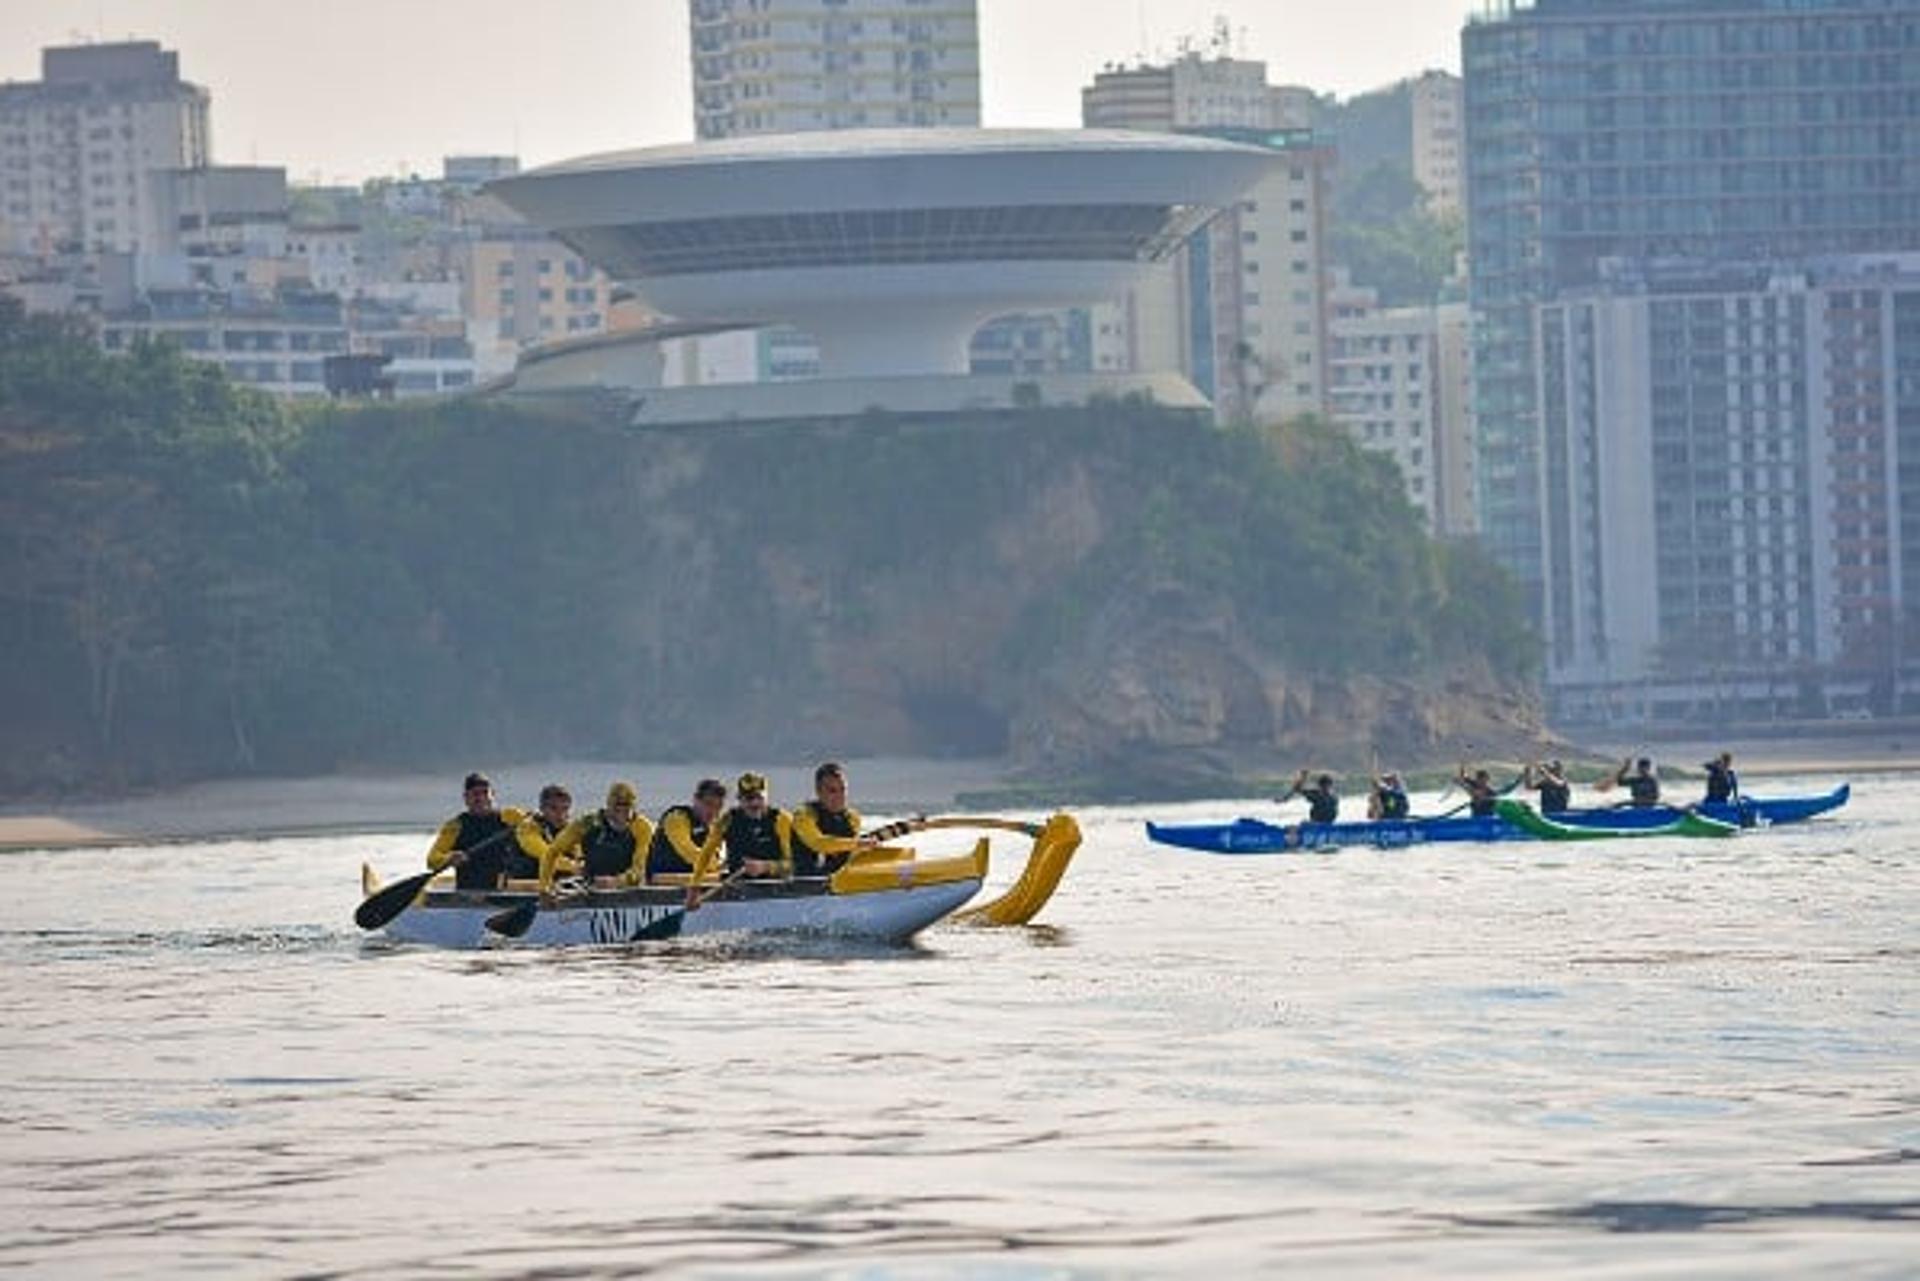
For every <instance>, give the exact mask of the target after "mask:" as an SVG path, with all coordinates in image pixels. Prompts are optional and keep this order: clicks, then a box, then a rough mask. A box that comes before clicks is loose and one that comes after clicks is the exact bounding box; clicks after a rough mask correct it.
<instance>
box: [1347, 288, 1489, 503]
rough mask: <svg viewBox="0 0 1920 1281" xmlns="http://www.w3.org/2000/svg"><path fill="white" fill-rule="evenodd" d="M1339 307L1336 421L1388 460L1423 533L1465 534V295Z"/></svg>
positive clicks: (1468, 417)
mask: <svg viewBox="0 0 1920 1281" xmlns="http://www.w3.org/2000/svg"><path fill="white" fill-rule="evenodd" d="M1353 292H1354V293H1356V294H1358V293H1365V292H1369V291H1353ZM1343 310H1344V311H1346V313H1347V314H1344V315H1337V316H1336V317H1335V318H1334V320H1333V324H1332V327H1331V341H1330V343H1329V353H1328V374H1327V378H1328V399H1329V401H1330V413H1331V414H1332V416H1333V419H1334V421H1336V422H1338V423H1340V424H1341V425H1342V426H1344V427H1345V428H1346V429H1347V430H1348V432H1349V433H1351V434H1352V436H1353V438H1354V440H1356V441H1357V442H1359V444H1360V445H1361V446H1362V447H1364V448H1367V449H1371V450H1374V451H1376V452H1378V453H1383V454H1386V455H1387V456H1388V457H1389V458H1392V459H1393V461H1394V463H1395V464H1396V465H1397V466H1398V467H1399V468H1400V474H1401V476H1402V477H1403V478H1404V480H1405V482H1406V486H1407V498H1408V500H1409V501H1411V502H1412V503H1413V505H1414V506H1415V507H1418V508H1419V509H1420V514H1421V515H1422V516H1423V517H1424V518H1425V519H1426V522H1427V529H1428V531H1429V532H1430V533H1432V534H1434V535H1435V536H1437V537H1460V536H1464V535H1468V534H1471V533H1472V532H1473V529H1474V525H1473V519H1474V517H1473V484H1472V481H1473V471H1472V469H1473V456H1472V450H1473V435H1472V433H1473V418H1472V408H1471V404H1470V403H1469V397H1468V395H1467V392H1468V391H1469V390H1470V388H1471V378H1472V371H1471V369H1470V368H1469V365H1470V358H1471V353H1470V350H1469V347H1468V342H1467V334H1468V332H1469V324H1468V316H1467V304H1466V303H1465V302H1445V303H1438V304H1435V305H1433V306H1428V307H1394V308H1388V309H1384V310H1380V309H1375V308H1372V307H1366V306H1355V307H1351V308H1345V309H1343Z"/></svg>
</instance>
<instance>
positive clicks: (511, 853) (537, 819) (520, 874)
mask: <svg viewBox="0 0 1920 1281" xmlns="http://www.w3.org/2000/svg"><path fill="white" fill-rule="evenodd" d="M533 822H534V825H535V826H536V827H538V828H539V829H540V835H541V836H542V837H543V838H545V840H546V842H547V844H549V845H551V844H553V841H554V838H555V837H557V836H559V835H560V829H559V828H558V827H555V826H554V825H553V824H552V823H549V822H548V821H547V818H546V815H544V814H535V815H534V816H533ZM508 844H509V847H510V848H509V849H508V850H507V877H508V879H510V880H515V881H530V880H532V879H534V878H535V877H536V876H539V875H540V860H539V859H537V858H535V857H534V856H533V855H531V854H529V853H527V852H526V851H525V850H523V849H521V848H520V838H519V836H518V835H516V836H515V837H514V838H513V840H512V841H510V842H508Z"/></svg>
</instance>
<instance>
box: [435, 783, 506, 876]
mask: <svg viewBox="0 0 1920 1281" xmlns="http://www.w3.org/2000/svg"><path fill="white" fill-rule="evenodd" d="M461 792H462V795H463V799H464V800H465V802H466V809H464V810H463V811H461V812H460V813H458V814H456V815H454V816H453V817H452V818H450V819H448V820H447V821H446V822H444V823H442V824H441V825H440V831H439V834H438V835H436V836H435V837H434V838H433V846H432V848H430V849H428V850H427V866H428V867H430V868H434V869H436V870H437V869H439V868H443V867H451V868H453V869H454V882H453V883H454V885H455V887H456V888H459V889H463V890H492V889H498V888H499V887H500V879H501V877H502V876H503V875H504V874H505V872H506V869H507V861H508V856H509V855H510V854H511V853H512V850H513V835H514V829H515V828H517V827H518V826H519V825H520V822H521V820H522V819H524V818H526V816H527V815H526V811H524V810H518V809H504V810H503V809H495V808H494V804H493V781H492V780H491V779H489V778H488V777H487V776H486V775H485V774H480V773H474V774H469V775H467V777H466V781H465V782H464V783H463V784H462V785H461Z"/></svg>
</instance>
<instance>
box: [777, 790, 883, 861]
mask: <svg viewBox="0 0 1920 1281" xmlns="http://www.w3.org/2000/svg"><path fill="white" fill-rule="evenodd" d="M818 803H819V802H817V801H808V802H806V803H805V804H803V805H801V806H800V808H799V809H797V810H795V811H794V814H793V835H794V838H795V839H796V840H798V841H799V842H800V843H801V844H802V845H804V846H806V847H807V848H808V849H810V850H812V851H813V852H814V853H815V854H818V855H820V856H821V857H823V858H824V857H826V856H827V855H829V854H851V853H853V851H855V850H857V849H859V848H860V840H859V838H858V837H854V836H829V835H827V834H826V833H825V832H823V831H821V830H820V820H819V819H818V818H817V817H816V816H815V814H814V808H813V807H814V806H815V805H817V804H818ZM841 812H842V813H843V814H845V815H846V816H847V824H848V825H849V826H850V827H852V828H853V830H854V831H856V832H857V831H859V830H860V829H861V828H862V827H864V826H866V824H864V823H863V822H861V821H860V811H859V810H857V809H855V808H853V806H851V805H849V806H847V808H846V809H844V810H842V811H841Z"/></svg>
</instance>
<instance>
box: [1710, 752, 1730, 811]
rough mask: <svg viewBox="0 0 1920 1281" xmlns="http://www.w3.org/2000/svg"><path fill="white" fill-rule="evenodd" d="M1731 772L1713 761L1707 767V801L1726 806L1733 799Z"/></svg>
mask: <svg viewBox="0 0 1920 1281" xmlns="http://www.w3.org/2000/svg"><path fill="white" fill-rule="evenodd" d="M1733 790H1734V777H1733V771H1732V770H1730V769H1728V768H1727V767H1726V766H1724V765H1722V764H1721V763H1720V762H1718V761H1714V762H1713V763H1712V764H1710V765H1708V766H1707V799H1708V800H1709V801H1717V802H1719V803H1720V804H1723V805H1724V804H1726V803H1727V802H1728V801H1731V800H1732V799H1733Z"/></svg>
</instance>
